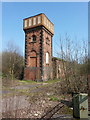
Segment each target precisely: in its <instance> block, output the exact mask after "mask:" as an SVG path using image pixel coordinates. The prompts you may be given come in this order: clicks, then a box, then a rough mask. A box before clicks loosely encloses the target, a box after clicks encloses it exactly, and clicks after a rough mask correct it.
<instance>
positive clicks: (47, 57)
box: [46, 52, 49, 64]
mask: <svg viewBox="0 0 90 120" xmlns="http://www.w3.org/2000/svg"><path fill="white" fill-rule="evenodd" d="M46 64H49V53H48V52H46Z"/></svg>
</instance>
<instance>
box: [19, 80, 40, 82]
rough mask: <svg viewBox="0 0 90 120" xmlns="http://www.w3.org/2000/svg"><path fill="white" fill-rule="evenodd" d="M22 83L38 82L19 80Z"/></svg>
mask: <svg viewBox="0 0 90 120" xmlns="http://www.w3.org/2000/svg"><path fill="white" fill-rule="evenodd" d="M19 82H20V83H38V82H36V81H32V80H19Z"/></svg>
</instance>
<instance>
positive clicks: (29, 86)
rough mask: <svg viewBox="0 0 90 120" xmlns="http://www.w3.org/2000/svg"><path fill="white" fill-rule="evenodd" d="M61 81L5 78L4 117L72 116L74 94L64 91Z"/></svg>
mask: <svg viewBox="0 0 90 120" xmlns="http://www.w3.org/2000/svg"><path fill="white" fill-rule="evenodd" d="M60 82H61V81H60V80H50V81H48V82H38V83H37V82H33V81H26V80H22V81H20V80H7V79H3V88H2V93H3V94H2V95H3V96H2V98H3V99H2V113H3V114H2V116H3V118H48V117H51V118H58V117H59V118H60V117H61V118H65V117H68V118H72V116H73V110H72V96H71V94H63V93H62V91H61V88H60Z"/></svg>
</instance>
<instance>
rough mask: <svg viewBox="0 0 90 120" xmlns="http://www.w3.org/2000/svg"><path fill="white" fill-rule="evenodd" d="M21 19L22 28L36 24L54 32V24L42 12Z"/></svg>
mask: <svg viewBox="0 0 90 120" xmlns="http://www.w3.org/2000/svg"><path fill="white" fill-rule="evenodd" d="M23 21H24V24H23V29H24V30H26V29H30V28H34V27H37V26H44V27H45V28H46V29H48V30H49V31H50V32H51V33H52V34H54V24H53V23H52V22H51V21H50V20H49V19H48V18H47V16H46V15H45V14H44V13H40V14H38V15H34V16H31V17H28V18H25V19H24V20H23Z"/></svg>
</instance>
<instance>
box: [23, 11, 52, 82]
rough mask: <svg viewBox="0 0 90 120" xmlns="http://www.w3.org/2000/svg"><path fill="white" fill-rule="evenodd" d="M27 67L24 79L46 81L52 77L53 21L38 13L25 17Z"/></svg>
mask: <svg viewBox="0 0 90 120" xmlns="http://www.w3.org/2000/svg"><path fill="white" fill-rule="evenodd" d="M24 32H25V69H24V79H26V80H35V81H40V80H41V81H45V80H48V79H50V78H51V77H52V37H53V34H54V25H53V23H52V22H51V21H50V20H49V19H48V18H47V17H46V16H45V14H42V13H41V14H38V15H35V16H32V17H29V18H25V19H24Z"/></svg>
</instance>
